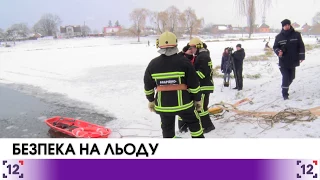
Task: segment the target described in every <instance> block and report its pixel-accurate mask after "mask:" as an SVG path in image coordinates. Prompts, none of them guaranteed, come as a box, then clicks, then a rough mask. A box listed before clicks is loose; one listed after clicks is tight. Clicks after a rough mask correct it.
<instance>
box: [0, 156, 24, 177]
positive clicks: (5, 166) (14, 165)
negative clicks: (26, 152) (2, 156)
mask: <svg viewBox="0 0 320 180" xmlns="http://www.w3.org/2000/svg"><path fill="white" fill-rule="evenodd" d="M24 165H25V164H24V161H23V160H3V161H2V168H1V169H2V171H1V173H2V175H1V179H3V180H14V179H24V173H23V169H24Z"/></svg>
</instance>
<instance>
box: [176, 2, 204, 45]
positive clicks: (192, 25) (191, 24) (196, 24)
mask: <svg viewBox="0 0 320 180" xmlns="http://www.w3.org/2000/svg"><path fill="white" fill-rule="evenodd" d="M183 14H184V16H185V17H184V18H183V17H180V19H181V20H185V23H186V29H187V32H188V33H189V35H190V36H189V38H190V39H191V38H192V35H193V34H197V33H198V32H199V30H200V28H201V26H202V22H203V19H198V17H197V15H196V13H195V11H194V9H192V8H191V7H189V8H188V9H186V10H185V11H184V13H183Z"/></svg>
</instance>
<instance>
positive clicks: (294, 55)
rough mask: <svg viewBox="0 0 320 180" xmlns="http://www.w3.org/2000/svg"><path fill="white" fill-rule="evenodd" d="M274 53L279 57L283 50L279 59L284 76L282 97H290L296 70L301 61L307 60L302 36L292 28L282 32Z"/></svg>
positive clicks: (276, 40)
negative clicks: (290, 88)
mask: <svg viewBox="0 0 320 180" xmlns="http://www.w3.org/2000/svg"><path fill="white" fill-rule="evenodd" d="M273 50H274V52H275V53H276V54H277V55H279V51H280V50H282V52H283V55H282V57H279V69H280V72H281V74H282V86H281V87H282V95H283V97H284V98H288V96H289V93H288V91H289V86H290V85H291V83H292V82H293V80H294V79H295V70H296V69H295V68H296V67H297V66H300V60H305V46H304V43H303V41H302V37H301V34H300V33H299V32H296V31H295V30H294V29H293V28H292V27H291V28H290V30H288V31H285V30H282V31H281V32H280V33H279V34H278V35H277V36H276V39H275V42H274V45H273Z"/></svg>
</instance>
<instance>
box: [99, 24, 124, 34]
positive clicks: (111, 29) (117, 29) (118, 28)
mask: <svg viewBox="0 0 320 180" xmlns="http://www.w3.org/2000/svg"><path fill="white" fill-rule="evenodd" d="M120 31H121V26H111V27H104V28H103V34H104V35H106V36H112V35H116V34H117V33H118V32H120Z"/></svg>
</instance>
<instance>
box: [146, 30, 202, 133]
mask: <svg viewBox="0 0 320 180" xmlns="http://www.w3.org/2000/svg"><path fill="white" fill-rule="evenodd" d="M177 42H178V40H177V37H176V35H175V34H173V33H171V32H165V33H163V34H161V35H160V37H159V39H158V40H157V47H159V48H160V50H159V51H158V52H159V53H160V54H161V55H160V56H158V57H156V58H154V59H153V60H151V61H150V63H149V64H148V67H147V68H146V70H145V74H144V92H145V94H146V97H147V99H148V101H149V104H148V108H149V110H150V111H152V112H156V113H157V114H159V115H160V118H161V128H162V135H163V138H175V137H176V136H175V117H176V116H177V115H178V116H180V117H181V118H182V119H183V121H184V122H185V123H186V125H187V127H188V128H189V130H190V133H191V137H192V138H204V135H203V128H202V124H201V120H200V117H199V114H198V112H197V111H201V109H202V103H201V92H200V86H199V80H198V77H197V73H196V71H195V69H194V67H193V66H192V64H191V63H190V62H188V60H187V59H186V58H185V57H183V56H180V55H178V51H179V50H178V48H177Z"/></svg>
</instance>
